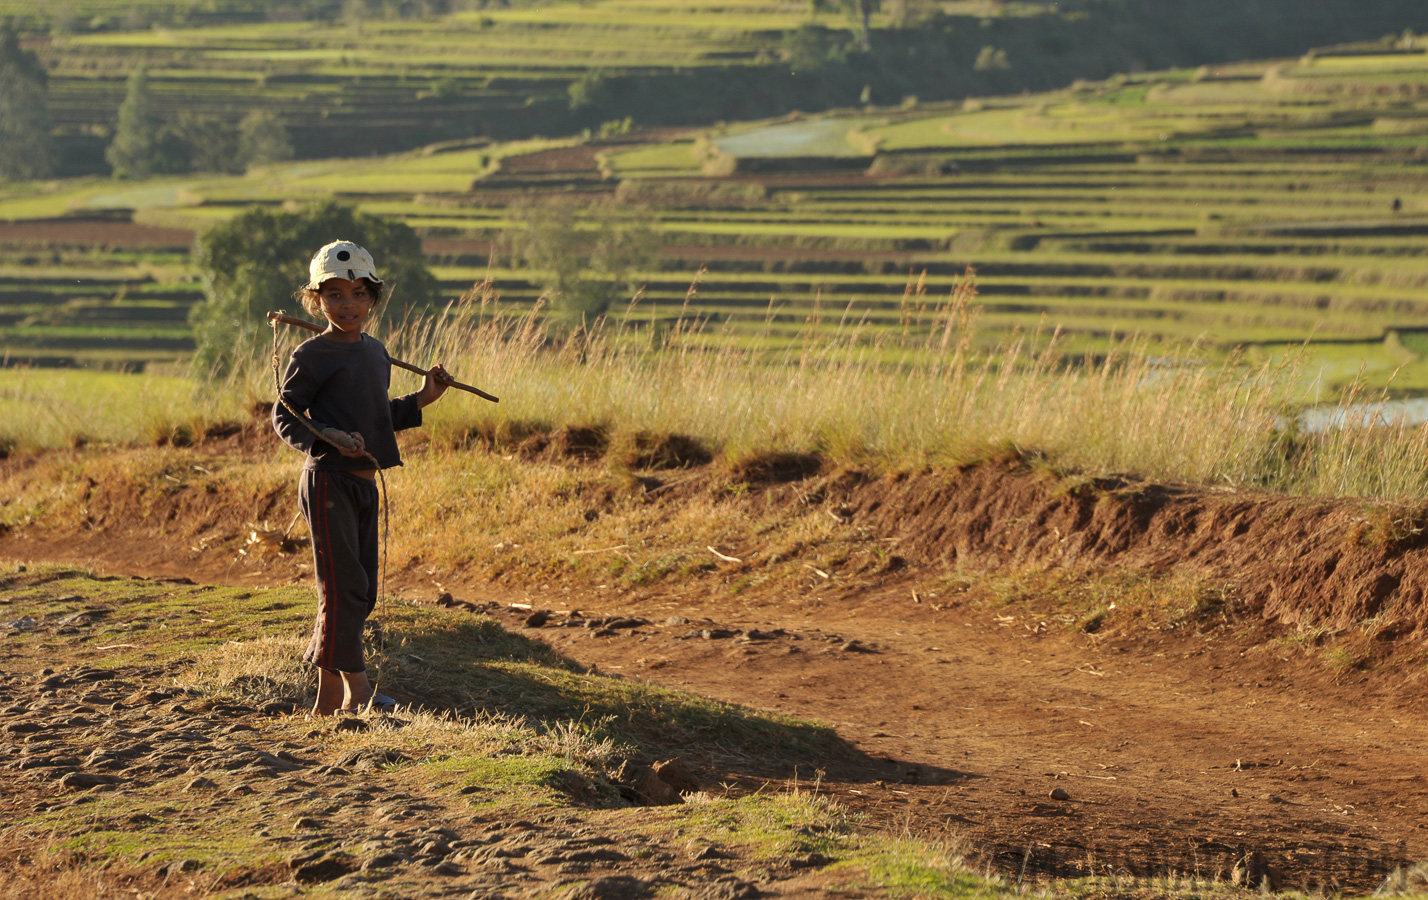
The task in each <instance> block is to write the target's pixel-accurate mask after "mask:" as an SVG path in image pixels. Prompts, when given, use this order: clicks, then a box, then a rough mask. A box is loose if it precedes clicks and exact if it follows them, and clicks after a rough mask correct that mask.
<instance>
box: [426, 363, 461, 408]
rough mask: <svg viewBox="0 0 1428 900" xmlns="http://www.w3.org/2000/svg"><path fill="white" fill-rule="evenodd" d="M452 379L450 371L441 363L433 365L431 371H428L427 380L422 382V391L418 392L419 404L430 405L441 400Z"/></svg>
mask: <svg viewBox="0 0 1428 900" xmlns="http://www.w3.org/2000/svg"><path fill="white" fill-rule="evenodd" d="M452 380H453V379H452V377H451V375H450V373H448V372H447V371H446V369H445V368H443V367H442V365H441V363H437V364H435V365H433V366H432V367H431V371H429V372H427V373H426V380H425V381H423V382H422V386H421V391H420V392H419V393H418V394H417V405H418V406H428V405H430V404H432V403H435V402H436V401H437V400H440V399H441V395H442V394H444V393H446V387H447V385H449V384H451V382H452Z"/></svg>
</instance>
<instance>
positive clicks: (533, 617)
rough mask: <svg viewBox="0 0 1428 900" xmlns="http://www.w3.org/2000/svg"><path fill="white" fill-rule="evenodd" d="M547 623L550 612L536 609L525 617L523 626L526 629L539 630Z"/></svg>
mask: <svg viewBox="0 0 1428 900" xmlns="http://www.w3.org/2000/svg"><path fill="white" fill-rule="evenodd" d="M549 621H550V612H549V611H547V610H544V609H538V610H536V611H535V612H533V613H531V614H530V615H528V616H526V621H525V626H526V627H527V628H540V627H542V626H544V625H545V623H546V622H549Z"/></svg>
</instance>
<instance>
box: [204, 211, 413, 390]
mask: <svg viewBox="0 0 1428 900" xmlns="http://www.w3.org/2000/svg"><path fill="white" fill-rule="evenodd" d="M334 240H350V241H356V242H357V243H358V244H361V245H362V246H363V247H366V248H367V249H368V250H370V251H371V252H372V255H373V257H375V259H376V261H377V272H378V273H379V274H380V275H381V276H382V278H383V280H384V281H385V283H386V286H387V293H388V298H387V299H386V300H385V301H384V302H383V304H382V307H381V310H380V318H381V319H382V320H387V321H390V320H392V319H400V318H402V317H403V316H404V315H406V314H408V313H415V312H422V311H425V310H428V309H430V308H431V307H432V305H433V303H434V302H435V301H436V299H437V296H438V291H439V289H440V286H439V285H438V283H437V281H436V278H435V277H434V276H433V275H432V274H431V272H430V271H428V270H427V268H426V263H425V261H424V260H423V258H422V252H421V239H420V238H419V237H417V234H416V232H415V231H413V230H412V229H411V228H410V227H408V226H407V225H405V224H403V223H401V222H395V221H392V220H389V219H384V218H381V217H378V216H373V215H368V214H366V213H361V212H357V211H356V210H354V209H353V208H352V207H350V206H343V205H342V204H339V203H335V202H333V201H323V202H320V203H316V204H313V205H311V206H308V207H305V208H303V209H300V210H297V211H292V212H289V211H284V210H277V209H267V208H262V207H259V208H255V209H250V210H248V211H246V212H243V213H240V214H239V215H237V216H235V217H233V218H232V219H230V220H229V221H227V222H224V223H222V224H219V225H215V226H214V227H212V228H210V229H209V230H208V231H205V232H204V233H203V234H202V235H200V236H199V238H198V241H197V242H196V244H195V245H194V253H193V256H194V259H195V261H196V262H197V265H198V270H199V273H200V280H201V283H202V286H203V296H204V299H203V301H202V302H201V303H199V304H197V305H196V306H195V307H194V308H193V312H192V313H191V314H190V315H189V323H190V324H191V325H193V330H194V340H195V341H196V343H197V345H198V346H197V350H196V352H195V354H194V368H195V370H196V371H197V372H198V373H199V374H201V375H205V376H217V375H222V374H225V373H227V372H229V371H231V370H232V369H233V368H234V366H235V365H236V364H238V363H240V362H242V361H243V360H245V359H248V358H251V357H252V356H254V355H255V354H257V353H259V352H261V351H260V350H259V348H260V347H261V346H263V345H264V344H265V342H266V341H267V340H268V339H269V334H270V332H269V330H268V325H267V322H266V321H265V320H264V314H265V313H266V312H267V311H268V310H270V309H280V308H282V307H284V306H287V307H289V308H290V309H291V308H292V307H293V305H294V304H295V301H294V300H293V293H294V291H296V290H297V289H298V288H299V287H301V286H302V285H304V284H306V283H307V279H308V271H307V266H308V261H309V260H310V259H312V254H313V253H314V252H316V251H317V249H318V248H319V247H321V246H323V245H324V244H326V243H328V242H330V241H334Z"/></svg>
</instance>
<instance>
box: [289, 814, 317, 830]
mask: <svg viewBox="0 0 1428 900" xmlns="http://www.w3.org/2000/svg"><path fill="white" fill-rule="evenodd" d="M321 827H322V823H321V822H319V821H317V820H316V819H314V818H312V817H311V816H303V817H301V818H299V819H298V820H297V821H296V822H294V823H293V831H311V830H312V829H314V828H321Z"/></svg>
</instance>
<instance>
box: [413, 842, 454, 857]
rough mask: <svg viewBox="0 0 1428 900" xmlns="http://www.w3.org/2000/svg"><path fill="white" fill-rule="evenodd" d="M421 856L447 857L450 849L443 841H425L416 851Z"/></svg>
mask: <svg viewBox="0 0 1428 900" xmlns="http://www.w3.org/2000/svg"><path fill="white" fill-rule="evenodd" d="M418 852H419V853H421V855H422V856H443V857H444V856H449V855H450V854H451V847H450V846H449V845H448V844H447V843H446V842H445V841H427V842H426V843H425V844H422V846H421V850H420V851H418Z"/></svg>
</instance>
